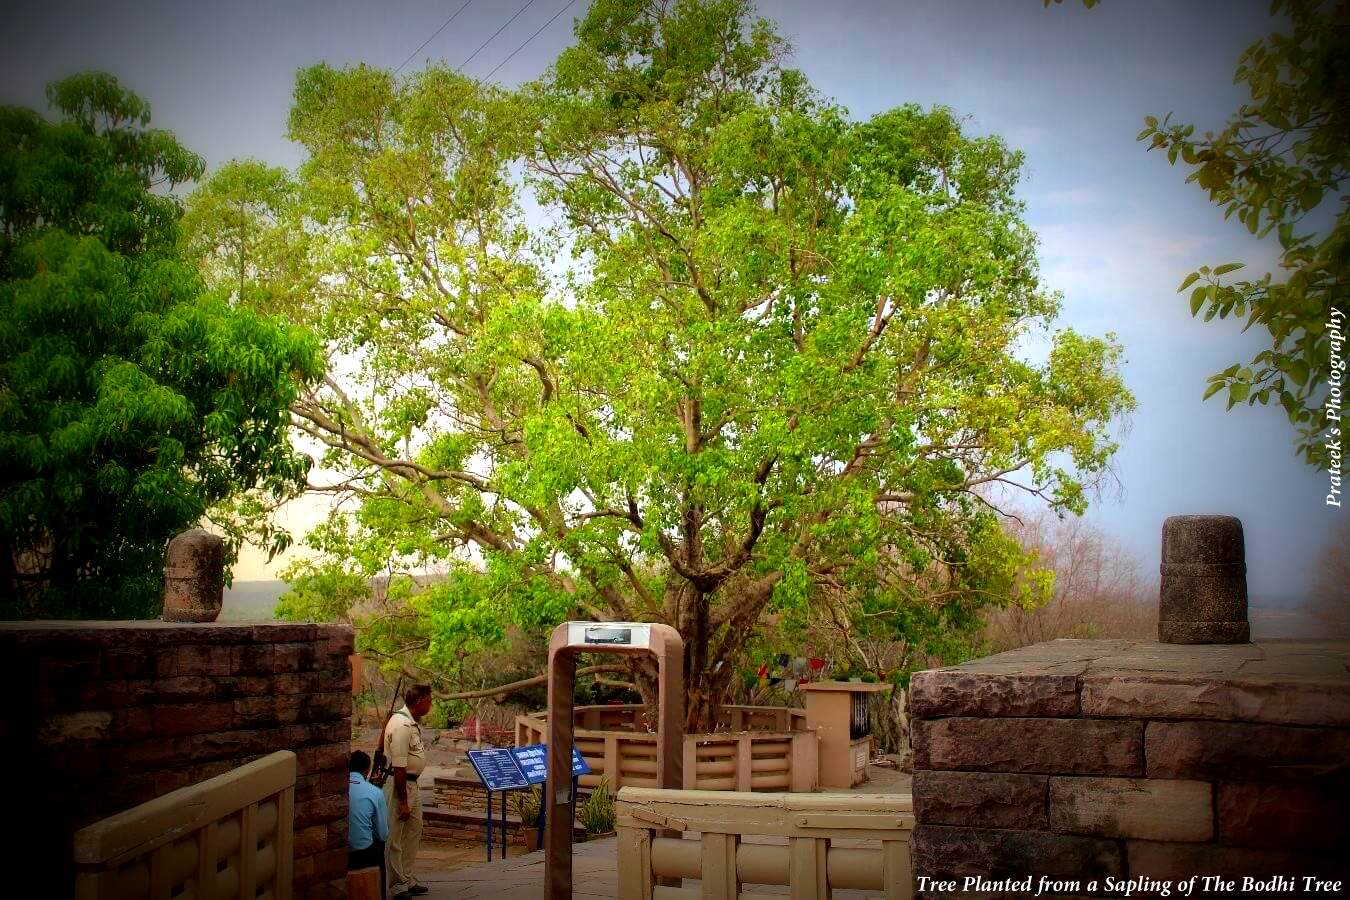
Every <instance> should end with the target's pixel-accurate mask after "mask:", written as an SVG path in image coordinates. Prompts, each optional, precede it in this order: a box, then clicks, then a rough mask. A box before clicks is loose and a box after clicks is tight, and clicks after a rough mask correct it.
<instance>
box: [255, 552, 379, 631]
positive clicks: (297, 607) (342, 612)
mask: <svg viewBox="0 0 1350 900" xmlns="http://www.w3.org/2000/svg"><path fill="white" fill-rule="evenodd" d="M282 579H283V580H284V581H285V582H286V583H287V585H288V586H289V587H290V590H288V591H287V592H286V593H284V594H282V595H281V597H280V599H279V600H278V601H277V606H276V609H275V610H274V611H273V613H272V615H273V617H274V618H277V619H285V620H288V621H292V622H350V621H351V611H352V608H353V607H355V606H357V605H358V604H360V603H361V602H362V601H364V600H367V599H368V598H369V597H370V582H369V581H368V580H366V579H365V578H362V577H361V576H359V575H353V574H351V573H350V572H347V571H345V570H344V569H343V568H342V566H341V565H338V564H336V563H333V562H331V561H329V562H325V563H321V564H319V565H309V564H306V563H301V564H299V565H292V566H291V567H289V568H288V569H287V570H286V571H285V572H283V573H282Z"/></svg>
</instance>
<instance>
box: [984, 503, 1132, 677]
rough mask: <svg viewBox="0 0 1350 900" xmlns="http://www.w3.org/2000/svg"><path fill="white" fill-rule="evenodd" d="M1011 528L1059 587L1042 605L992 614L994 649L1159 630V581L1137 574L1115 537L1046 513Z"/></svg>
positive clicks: (990, 630)
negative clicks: (1152, 580)
mask: <svg viewBox="0 0 1350 900" xmlns="http://www.w3.org/2000/svg"><path fill="white" fill-rule="evenodd" d="M1009 527H1010V529H1011V531H1012V533H1013V534H1014V536H1015V537H1016V538H1017V540H1018V541H1019V542H1020V543H1021V544H1022V546H1023V547H1026V548H1029V549H1034V550H1035V551H1036V552H1037V554H1038V555H1039V557H1040V560H1041V564H1042V565H1043V566H1045V567H1047V568H1049V569H1051V570H1052V571H1053V572H1054V573H1055V587H1054V593H1053V595H1052V596H1051V599H1050V601H1049V602H1048V603H1046V604H1045V605H1044V606H1041V607H1038V608H1036V609H1031V610H1028V609H1023V608H1021V607H1011V608H1009V609H1003V610H998V611H996V612H993V613H991V614H990V616H989V620H988V624H987V626H986V629H985V638H986V640H987V641H988V642H989V644H990V645H991V648H992V649H993V650H995V651H1001V650H1011V649H1013V648H1014V647H1024V646H1026V645H1027V644H1035V643H1038V642H1040V641H1050V640H1054V639H1056V638H1135V639H1152V638H1154V637H1156V635H1157V631H1158V600H1157V597H1158V591H1157V584H1156V582H1151V581H1148V580H1146V579H1144V578H1143V577H1142V576H1141V575H1140V571H1139V568H1140V567H1139V562H1138V560H1137V559H1136V558H1135V557H1134V556H1133V555H1132V554H1131V553H1130V552H1129V551H1128V550H1127V549H1125V547H1123V546H1122V545H1121V544H1120V542H1119V541H1117V540H1116V539H1115V538H1113V537H1111V536H1110V535H1108V534H1106V533H1104V532H1102V531H1101V530H1100V529H1098V528H1096V527H1094V526H1093V525H1091V524H1090V523H1088V522H1086V521H1084V520H1083V519H1081V518H1078V517H1072V518H1066V519H1058V518H1056V517H1055V516H1053V515H1051V514H1049V513H1041V514H1039V515H1033V516H1028V517H1024V518H1023V519H1022V521H1021V522H1020V523H1018V522H1017V521H1016V520H1013V521H1012V522H1010V525H1009Z"/></svg>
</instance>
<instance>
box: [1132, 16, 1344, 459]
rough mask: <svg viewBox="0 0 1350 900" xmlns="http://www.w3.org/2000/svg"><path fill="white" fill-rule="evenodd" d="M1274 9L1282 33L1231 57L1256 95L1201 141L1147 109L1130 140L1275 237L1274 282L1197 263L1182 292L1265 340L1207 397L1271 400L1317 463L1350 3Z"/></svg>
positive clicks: (1218, 377) (1335, 252)
mask: <svg viewBox="0 0 1350 900" xmlns="http://www.w3.org/2000/svg"><path fill="white" fill-rule="evenodd" d="M1271 13H1272V15H1286V16H1288V20H1289V23H1290V30H1289V31H1288V32H1287V33H1275V34H1272V35H1270V36H1269V37H1266V38H1264V39H1263V40H1260V41H1257V42H1256V43H1255V44H1253V45H1252V46H1251V47H1249V48H1248V49H1247V50H1246V52H1244V53H1243V54H1242V56H1241V57H1240V58H1239V60H1238V67H1237V73H1236V76H1235V78H1234V81H1235V82H1237V83H1239V84H1245V85H1246V87H1247V90H1248V91H1249V92H1250V94H1251V100H1250V102H1247V103H1244V104H1242V106H1240V107H1239V108H1238V111H1237V113H1236V114H1235V115H1234V116H1233V117H1232V118H1230V119H1229V121H1228V124H1227V126H1226V127H1225V128H1224V129H1223V130H1222V131H1219V132H1218V133H1215V132H1206V133H1205V136H1204V138H1203V139H1198V138H1196V137H1195V136H1194V134H1195V126H1193V125H1178V124H1173V123H1172V121H1171V115H1170V114H1168V115H1167V116H1165V117H1164V118H1163V119H1162V121H1159V120H1158V119H1157V118H1156V117H1153V116H1148V117H1147V118H1145V120H1144V124H1145V127H1144V130H1143V131H1141V132H1140V133H1139V140H1141V141H1147V142H1148V143H1149V149H1150V150H1153V149H1157V150H1164V151H1166V153H1167V159H1168V162H1169V163H1171V164H1173V165H1175V164H1177V162H1178V160H1179V161H1180V162H1181V163H1182V164H1183V165H1185V166H1188V167H1190V168H1191V173H1190V175H1189V176H1188V177H1187V179H1186V180H1187V181H1188V182H1191V183H1194V184H1196V185H1198V186H1199V187H1200V188H1201V189H1202V190H1204V191H1206V192H1207V193H1208V194H1209V198H1210V200H1211V201H1213V202H1214V203H1215V204H1217V205H1219V206H1221V207H1222V208H1223V212H1224V218H1225V219H1229V218H1233V217H1236V219H1237V221H1239V222H1241V223H1242V224H1243V225H1244V226H1246V228H1247V230H1248V231H1250V232H1251V233H1252V234H1254V235H1256V236H1257V237H1261V238H1269V237H1272V236H1273V238H1274V239H1275V240H1278V242H1279V245H1280V268H1281V270H1282V272H1281V273H1280V275H1279V277H1278V278H1277V277H1276V275H1275V274H1273V273H1270V272H1267V273H1265V274H1263V275H1260V276H1257V277H1253V278H1251V279H1250V280H1240V281H1225V280H1224V279H1223V276H1225V275H1228V274H1229V273H1231V272H1235V271H1237V270H1239V269H1241V268H1243V264H1242V263H1237V262H1233V263H1225V264H1223V265H1220V266H1215V267H1210V266H1201V267H1200V268H1199V269H1198V270H1197V271H1195V272H1192V273H1191V274H1190V275H1188V276H1186V279H1185V280H1184V281H1182V283H1181V287H1180V288H1179V291H1181V292H1185V291H1187V290H1188V289H1189V290H1190V295H1189V302H1190V309H1191V314H1192V315H1200V314H1201V313H1202V311H1203V315H1204V320H1205V321H1206V322H1208V321H1211V320H1212V319H1214V318H1215V317H1217V318H1219V319H1225V318H1227V317H1228V316H1229V315H1232V316H1234V317H1236V318H1237V319H1246V325H1245V326H1244V328H1243V330H1244V331H1245V330H1247V329H1248V328H1251V327H1252V326H1253V325H1260V326H1261V327H1262V328H1264V329H1265V330H1266V332H1267V333H1268V334H1269V335H1270V339H1271V345H1270V347H1269V348H1268V349H1265V350H1262V351H1261V352H1260V353H1258V354H1257V355H1256V356H1255V357H1254V358H1253V359H1252V360H1251V361H1250V362H1249V363H1248V364H1246V365H1243V364H1242V363H1234V364H1233V365H1231V366H1229V367H1228V368H1226V369H1224V370H1223V371H1222V372H1219V373H1217V374H1215V375H1213V376H1211V377H1210V379H1209V385H1208V387H1207V388H1206V390H1205V394H1204V396H1205V397H1206V398H1208V397H1211V396H1213V395H1215V394H1217V393H1219V392H1222V391H1226V393H1227V398H1228V408H1229V409H1232V407H1233V406H1234V405H1235V404H1238V403H1242V402H1244V401H1245V402H1246V403H1247V404H1248V405H1249V406H1251V405H1255V404H1257V403H1260V404H1262V405H1265V404H1267V403H1269V402H1270V401H1271V400H1274V401H1276V402H1277V403H1279V404H1280V405H1281V406H1282V407H1283V408H1284V410H1285V413H1286V414H1287V415H1288V417H1289V421H1290V422H1291V423H1292V424H1293V425H1294V426H1295V430H1296V432H1297V434H1298V439H1297V444H1296V448H1297V452H1298V454H1299V455H1300V456H1302V457H1303V458H1304V459H1306V460H1307V462H1308V463H1310V464H1312V465H1314V466H1316V467H1319V468H1324V467H1326V465H1327V464H1328V462H1329V457H1328V455H1327V447H1326V437H1327V435H1328V433H1329V432H1328V429H1329V428H1330V426H1331V425H1332V422H1331V421H1330V420H1327V419H1325V418H1324V417H1323V416H1322V412H1321V405H1322V400H1323V397H1324V396H1325V385H1326V379H1327V376H1328V374H1329V372H1330V344H1331V341H1330V337H1329V335H1328V334H1327V331H1326V326H1327V324H1328V321H1329V319H1330V316H1331V311H1332V310H1333V309H1340V310H1341V311H1342V312H1344V311H1345V310H1346V308H1347V299H1350V293H1348V292H1350V268H1348V266H1347V264H1348V261H1350V196H1347V195H1346V193H1345V192H1344V191H1345V180H1346V177H1347V175H1348V174H1350V142H1348V141H1347V140H1346V134H1347V132H1350V107H1347V105H1346V101H1345V98H1346V97H1347V96H1348V95H1350V3H1347V2H1345V0H1340V2H1334V3H1328V2H1317V0H1276V2H1274V3H1273V4H1272V6H1271ZM1193 286H1194V287H1193Z"/></svg>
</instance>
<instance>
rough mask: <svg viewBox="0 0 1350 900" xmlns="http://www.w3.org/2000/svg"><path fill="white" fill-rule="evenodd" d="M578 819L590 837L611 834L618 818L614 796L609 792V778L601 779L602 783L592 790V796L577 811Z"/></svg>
mask: <svg viewBox="0 0 1350 900" xmlns="http://www.w3.org/2000/svg"><path fill="white" fill-rule="evenodd" d="M577 819H578V820H580V822H581V827H583V828H585V829H586V834H587V835H588V836H589V835H597V834H609V833H610V832H612V831H613V830H614V823H615V822H616V821H617V818H616V815H615V812H614V795H612V794H611V793H610V792H609V779H608V778H602V779H600V783H599V784H597V785H596V786H595V787H594V788H592V789H591V795H590V796H589V797H587V798H586V802H585V803H583V804H581V809H579V810H577Z"/></svg>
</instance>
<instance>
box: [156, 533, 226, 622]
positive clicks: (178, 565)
mask: <svg viewBox="0 0 1350 900" xmlns="http://www.w3.org/2000/svg"><path fill="white" fill-rule="evenodd" d="M224 594H225V542H224V541H223V540H221V539H220V538H219V537H217V536H216V535H214V534H211V533H209V532H206V531H203V530H202V529H200V528H193V529H191V530H189V531H184V532H183V533H182V534H180V535H177V536H175V537H174V539H173V540H171V541H169V552H168V555H167V560H166V562H165V565H164V615H163V617H162V618H163V619H164V621H165V622H214V621H215V620H216V616H218V615H220V607H221V603H222V602H223V600H224Z"/></svg>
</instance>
